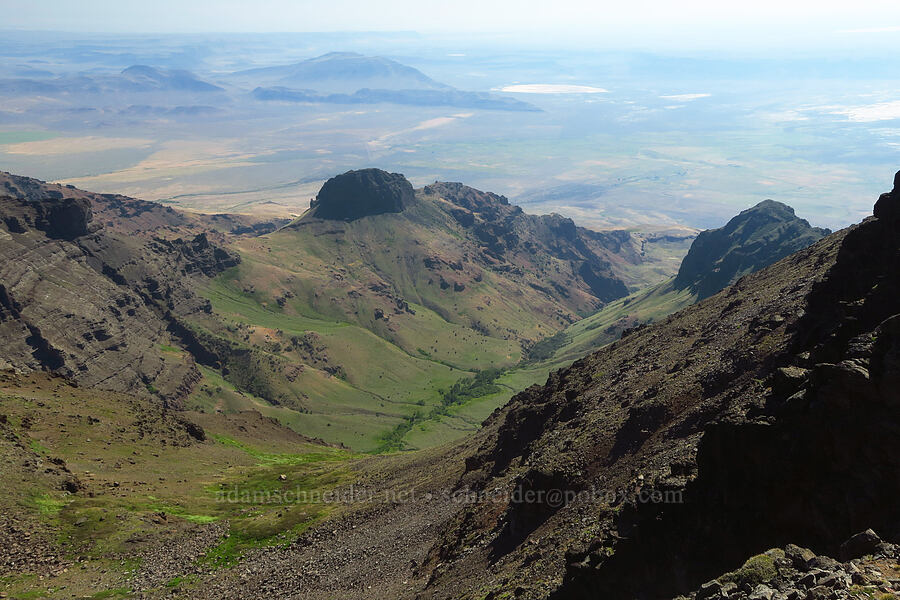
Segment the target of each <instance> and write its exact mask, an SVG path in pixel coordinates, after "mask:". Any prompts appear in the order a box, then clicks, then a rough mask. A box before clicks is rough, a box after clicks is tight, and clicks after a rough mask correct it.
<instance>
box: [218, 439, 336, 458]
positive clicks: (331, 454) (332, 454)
mask: <svg viewBox="0 0 900 600" xmlns="http://www.w3.org/2000/svg"><path fill="white" fill-rule="evenodd" d="M212 438H213V439H214V440H216V441H217V442H219V443H220V444H224V445H225V446H230V447H232V448H237V449H238V450H241V451H242V452H246V453H247V454H249V455H250V456H252V457H253V458H255V459H256V460H258V461H259V463H260V464H261V465H301V464H306V463H314V462H322V461H342V460H347V459H349V458H353V456H354V455H353V454H352V453H350V452H347V451H345V450H339V449H336V448H335V449H332V450H331V451H328V450H326V451H320V452H306V453H302V454H278V453H273V452H261V451H259V450H257V449H256V448H253V447H251V446H248V445H247V444H244V443H242V442H239V441H238V440H236V439H234V438H230V437H228V436H226V435H218V434H213V435H212Z"/></svg>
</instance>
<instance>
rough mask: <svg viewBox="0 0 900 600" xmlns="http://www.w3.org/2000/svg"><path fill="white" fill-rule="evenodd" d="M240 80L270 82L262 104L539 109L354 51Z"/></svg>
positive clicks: (262, 89)
mask: <svg viewBox="0 0 900 600" xmlns="http://www.w3.org/2000/svg"><path fill="white" fill-rule="evenodd" d="M235 76H236V77H238V78H240V80H242V81H260V80H263V81H265V82H267V83H266V84H265V85H261V86H258V87H256V88H255V89H254V90H253V97H254V98H256V99H257V100H268V101H279V102H298V103H322V104H377V103H391V104H408V105H413V106H455V107H458V108H480V109H487V110H511V111H539V110H540V109H539V108H537V107H536V106H534V105H532V104H529V103H527V102H523V101H521V100H517V99H515V98H510V97H506V96H499V95H496V94H491V93H487V92H466V91H461V90H457V89H455V88H453V87H450V86H449V85H444V84H443V83H438V82H436V81H434V80H433V79H431V78H430V77H428V76H427V75H425V74H424V73H422V72H421V71H419V70H417V69H414V68H412V67H408V66H406V65H402V64H400V63H398V62H396V61H393V60H390V59H387V58H383V57H380V56H363V55H362V54H356V53H352V52H332V53H329V54H325V55H323V56H319V57H316V58H311V59H309V60H305V61H303V62H299V63H296V64H292V65H285V66H281V67H266V68H261V69H251V70H249V71H242V72H239V73H236V74H235Z"/></svg>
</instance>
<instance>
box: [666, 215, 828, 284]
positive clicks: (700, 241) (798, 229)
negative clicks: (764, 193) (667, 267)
mask: <svg viewBox="0 0 900 600" xmlns="http://www.w3.org/2000/svg"><path fill="white" fill-rule="evenodd" d="M829 233H831V232H830V231H829V230H827V229H820V228H818V227H811V226H810V224H809V223H808V222H807V221H805V220H804V219H800V218H798V217H797V216H796V215H795V214H794V209H793V208H791V207H790V206H787V205H785V204H781V203H780V202H774V201H772V200H765V201H763V202H760V203H759V204H757V205H756V206H754V207H753V208H750V209H747V210H745V211H743V212H742V213H741V214H739V215H738V216H736V217H734V218H733V219H731V220H730V221H729V222H728V224H727V225H725V227H722V228H720V229H710V230H708V231H704V232H702V233H701V234H700V235H699V236H697V239H696V240H694V243H693V244H692V245H691V249H690V251H689V252H688V255H687V256H686V257H685V258H684V261H683V262H682V263H681V268H680V269H679V271H678V276H677V277H676V278H675V286H676V287H677V288H678V289H686V288H691V289H692V290H693V291H694V292H695V293H697V294H698V296H699V298H700V299H701V300H702V299H703V298H708V297H709V296H712V295H713V294H716V293H718V292H719V291H721V290H722V289H724V288H725V287H727V286H728V285H730V284H732V283H734V281H736V280H737V279H738V278H740V277H741V276H743V275H746V274H747V273H752V272H753V271H757V270H759V269H761V268H763V267H766V266H768V265H771V264H773V263H775V262H777V261H779V260H780V259H782V258H784V257H785V256H788V255H789V254H793V253H794V252H796V251H798V250H801V249H803V248H806V247H807V246H810V245H812V244H814V243H815V242H817V241H819V240H820V239H822V238H823V237H824V236H826V235H828V234H829Z"/></svg>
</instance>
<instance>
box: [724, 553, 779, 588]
mask: <svg viewBox="0 0 900 600" xmlns="http://www.w3.org/2000/svg"><path fill="white" fill-rule="evenodd" d="M779 553H780V555H781V556H784V551H782V550H777V549H776V550H770V551H768V552H766V553H764V554H758V555H756V556H754V557H752V558H750V559H749V560H748V561H747V562H745V563H744V565H743V566H742V567H741V568H740V569H738V570H737V571H732V572H731V573H727V574H725V575H723V576H722V577H720V578H719V581H721V582H722V583H735V584H737V585H738V586H739V587H743V586H745V585H749V586H751V587H755V586H757V585H759V584H760V583H765V582H766V581H771V580H772V579H773V578H775V576H777V575H778V569H777V568H776V567H775V559H776V558H778V557H779Z"/></svg>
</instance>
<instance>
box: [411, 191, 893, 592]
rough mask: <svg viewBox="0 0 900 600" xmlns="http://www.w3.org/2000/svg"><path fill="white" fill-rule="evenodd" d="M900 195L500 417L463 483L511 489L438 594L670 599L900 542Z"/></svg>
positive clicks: (490, 510) (477, 529)
mask: <svg viewBox="0 0 900 600" xmlns="http://www.w3.org/2000/svg"><path fill="white" fill-rule="evenodd" d="M898 206H900V190H895V192H893V193H892V194H889V195H886V196H883V197H882V199H881V200H880V201H879V211H878V212H879V217H878V218H872V219H869V220H867V221H865V222H864V223H862V224H860V225H858V226H856V227H853V228H851V229H849V230H845V231H841V232H838V233H837V234H834V235H831V236H829V237H827V238H825V239H823V240H822V241H820V242H818V243H817V244H815V245H813V246H811V247H810V248H807V249H805V250H802V251H800V252H798V253H796V254H793V255H791V256H789V257H788V258H786V259H784V260H782V261H781V262H779V263H777V264H775V265H773V266H772V267H769V268H767V269H764V270H762V271H760V272H758V273H755V274H752V275H749V276H747V277H745V278H743V279H741V281H740V282H739V284H738V285H736V286H733V287H731V288H728V289H726V290H725V291H723V292H722V293H721V294H719V295H716V296H714V297H712V298H710V299H708V300H706V301H704V302H701V303H700V304H699V305H697V306H694V307H691V308H688V309H686V310H683V311H681V312H679V313H677V314H675V315H673V316H671V317H669V318H668V319H666V320H665V321H663V322H661V323H659V324H657V325H654V326H651V327H647V328H645V329H642V330H640V331H638V332H635V333H633V334H631V335H629V336H627V337H626V338H624V339H623V340H621V341H620V342H617V343H616V344H613V345H612V346H609V347H607V348H605V349H603V350H601V351H599V352H597V353H595V354H593V355H591V356H589V357H587V358H585V359H583V360H580V361H578V362H576V363H575V364H574V365H573V366H572V368H570V369H567V370H564V371H560V372H558V373H555V374H553V375H552V376H551V378H550V380H549V381H548V382H547V385H546V386H544V387H542V388H532V389H529V390H527V391H526V392H524V393H523V394H521V395H519V396H517V397H516V398H514V399H513V400H512V401H511V402H510V404H509V405H507V406H506V407H504V408H503V409H501V410H498V411H497V412H496V413H495V414H494V415H492V416H491V418H490V419H489V420H488V422H487V423H486V427H485V430H484V431H483V432H482V434H480V435H479V436H478V437H477V438H476V439H477V440H478V441H477V444H478V448H477V450H475V452H474V453H473V454H472V455H470V456H469V457H468V458H467V459H466V472H465V474H464V475H463V476H462V477H461V478H460V480H459V483H458V487H459V488H460V489H466V490H474V491H475V492H479V493H484V492H491V493H492V496H491V497H493V498H498V500H496V501H494V502H481V503H475V504H473V505H470V506H467V507H465V508H464V509H462V510H461V511H460V512H459V514H458V515H457V516H456V517H455V520H454V523H453V525H451V526H450V527H449V528H448V529H447V531H446V533H445V534H444V536H443V537H442V538H441V540H439V541H438V542H437V543H436V544H435V545H434V547H433V551H432V554H431V557H430V559H429V561H428V562H427V563H426V565H425V566H424V567H423V569H422V570H423V572H424V573H425V574H427V576H428V577H429V581H428V585H427V588H426V591H425V592H424V593H423V597H433V598H447V597H485V596H484V594H485V593H487V596H486V597H492V598H495V597H502V595H503V593H513V592H515V595H516V596H517V597H524V598H545V597H550V596H553V597H557V598H582V597H584V598H589V597H590V598H593V597H596V596H597V595H598V594H599V595H601V596H602V597H605V598H664V597H672V596H676V595H678V594H679V593H685V592H687V591H689V590H690V589H692V588H696V586H699V585H700V584H701V583H702V582H704V581H707V580H708V579H710V578H711V577H712V576H715V575H716V574H718V573H722V572H724V571H726V570H728V569H729V568H735V567H738V566H740V564H741V561H743V560H744V559H745V558H746V557H747V556H748V555H751V554H753V553H755V552H760V551H763V550H765V549H767V548H771V547H775V546H782V545H784V544H787V543H799V544H802V545H808V546H810V547H812V548H814V549H816V550H817V551H821V552H829V553H836V552H837V551H838V550H839V545H840V543H841V542H842V541H844V540H845V539H847V537H849V536H850V535H852V534H853V533H854V532H857V531H861V530H863V529H866V528H867V527H873V528H875V529H876V530H878V531H881V532H882V533H883V534H884V535H886V536H887V538H888V539H897V538H898V536H900V531H898V530H897V523H900V518H898V517H900V515H898V512H897V511H898V508H897V505H896V503H895V502H894V498H896V496H897V493H898V491H900V490H898V489H897V482H898V481H900V480H898V478H897V477H896V473H898V472H900V464H898V461H897V456H900V455H898V453H897V448H896V440H897V439H898V438H897V436H896V433H897V431H898V427H900V419H898V413H897V410H896V408H897V402H898V399H897V391H896V390H897V387H896V383H895V382H896V381H897V377H898V375H900V371H898V361H897V355H898V347H900V337H898V332H897V325H896V323H897V321H898V319H900V317H897V316H895V315H897V314H898V313H900V305H898V304H897V300H896V298H897V297H898V296H897V291H898V290H897V286H898V283H900V279H898V276H897V273H896V270H895V269H893V267H892V266H891V265H893V264H895V262H896V260H897V259H898V251H900V219H898V213H900V209H898ZM486 565H489V568H488V574H487V575H483V574H482V573H483V570H484V569H485V566H486Z"/></svg>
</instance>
